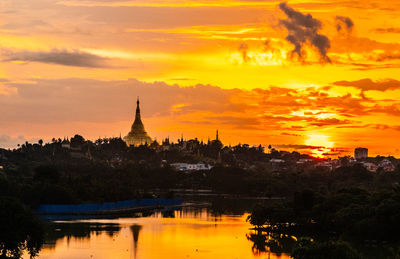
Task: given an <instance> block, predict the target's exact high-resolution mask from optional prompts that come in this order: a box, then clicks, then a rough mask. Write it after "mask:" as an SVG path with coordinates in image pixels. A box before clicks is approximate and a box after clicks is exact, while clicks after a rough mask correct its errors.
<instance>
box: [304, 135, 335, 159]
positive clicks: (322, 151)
mask: <svg viewBox="0 0 400 259" xmlns="http://www.w3.org/2000/svg"><path fill="white" fill-rule="evenodd" d="M307 137H308V138H307V139H306V141H305V144H306V145H308V146H312V147H313V148H312V149H311V155H312V156H314V157H325V156H326V154H327V153H328V152H329V151H331V148H333V147H334V144H335V143H334V142H333V141H330V138H329V136H327V135H324V134H320V133H315V134H314V133H313V134H309V135H308V136H307Z"/></svg>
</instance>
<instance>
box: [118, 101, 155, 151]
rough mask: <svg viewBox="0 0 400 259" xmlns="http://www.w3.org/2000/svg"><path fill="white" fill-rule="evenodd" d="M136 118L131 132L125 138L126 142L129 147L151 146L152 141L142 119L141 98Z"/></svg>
mask: <svg viewBox="0 0 400 259" xmlns="http://www.w3.org/2000/svg"><path fill="white" fill-rule="evenodd" d="M136 104H137V106H136V116H135V121H134V122H133V124H132V127H131V131H130V132H129V133H128V135H126V136H125V137H124V141H125V142H126V144H127V145H128V146H138V145H143V144H146V143H148V144H151V142H152V139H151V137H150V136H149V135H148V134H147V132H146V131H145V129H144V125H143V122H142V119H141V117H140V107H139V97H138V99H137V102H136Z"/></svg>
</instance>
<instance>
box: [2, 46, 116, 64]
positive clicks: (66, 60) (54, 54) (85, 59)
mask: <svg viewBox="0 0 400 259" xmlns="http://www.w3.org/2000/svg"><path fill="white" fill-rule="evenodd" d="M2 55H3V57H4V58H3V61H25V62H41V63H47V64H57V65H63V66H76V67H89V68H102V67H110V66H109V65H108V64H107V62H108V61H109V59H108V58H104V57H101V56H97V55H94V54H90V53H87V52H83V51H79V50H72V51H69V50H60V49H52V50H50V51H12V50H7V49H3V51H2Z"/></svg>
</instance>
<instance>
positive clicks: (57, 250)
mask: <svg viewBox="0 0 400 259" xmlns="http://www.w3.org/2000/svg"><path fill="white" fill-rule="evenodd" d="M247 215H248V214H247V213H242V214H221V213H215V211H213V210H212V209H208V208H185V209H181V210H172V211H163V212H156V213H153V214H151V215H147V217H145V216H144V215H138V214H137V215H135V216H134V217H130V218H111V219H74V220H69V221H66V220H64V221H57V222H55V223H53V224H52V225H51V228H52V231H51V232H49V235H48V238H47V241H46V246H45V247H44V248H43V249H42V251H41V252H40V254H39V258H40V259H47V258H61V259H72V258H74V259H79V258H100V259H102V258H104V259H105V258H121V259H128V258H130V259H148V258H167V259H168V258H174V259H176V258H178V259H179V258H198V259H205V258H238V259H240V258H282V259H286V258H289V256H288V254H287V253H286V252H284V251H277V253H275V252H274V250H272V249H270V248H269V247H268V241H269V240H270V238H269V237H265V236H264V237H262V236H263V235H261V234H260V236H257V235H258V234H257V233H255V232H254V231H251V230H249V229H250V228H251V226H250V224H249V223H248V222H246V217H247ZM26 258H28V257H26Z"/></svg>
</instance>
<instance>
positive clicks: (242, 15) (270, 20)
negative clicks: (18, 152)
mask: <svg viewBox="0 0 400 259" xmlns="http://www.w3.org/2000/svg"><path fill="white" fill-rule="evenodd" d="M0 10H1V14H0V34H1V35H0V47H1V49H0V51H1V52H0V56H1V59H0V114H2V117H1V118H2V119H1V121H0V146H2V147H12V146H15V144H16V143H21V142H24V141H25V140H35V139H38V138H43V139H46V140H47V139H50V138H52V137H61V138H62V137H64V136H71V135H73V134H75V133H80V134H82V135H83V136H84V137H86V138H90V139H94V138H97V137H99V136H100V137H104V136H108V137H110V136H119V134H120V133H122V135H125V134H126V133H127V132H128V131H129V128H130V124H131V123H132V120H133V116H134V114H133V113H134V105H135V99H136V96H138V95H139V96H140V97H141V100H142V113H143V114H142V116H143V121H144V123H145V126H146V129H147V131H148V132H149V133H150V135H151V136H153V137H154V138H157V139H162V138H164V137H166V136H170V137H171V138H177V137H179V136H180V135H181V134H182V133H183V134H184V136H186V137H187V138H189V137H195V136H198V137H199V138H200V139H204V140H206V139H207V138H208V137H211V138H213V137H214V135H215V130H216V129H217V128H218V129H219V131H220V137H221V139H222V141H223V142H224V143H225V144H229V143H230V144H236V143H238V142H241V143H244V142H247V143H250V144H260V143H261V144H264V145H268V144H272V145H274V146H276V147H277V148H280V149H289V150H299V151H301V152H310V150H314V153H315V154H317V153H325V152H327V153H330V154H331V155H333V156H336V155H338V154H339V153H341V154H345V153H349V152H351V150H352V149H353V148H354V147H357V146H363V147H368V148H369V149H370V154H371V155H377V154H381V155H395V156H399V155H400V147H399V145H398V141H397V138H398V135H399V132H400V123H398V120H399V117H400V82H399V81H397V80H400V77H399V74H398V71H399V66H400V43H398V42H399V40H400V20H399V19H398V17H399V15H400V2H398V1H383V0H369V1H368V0H362V1H361V0H354V1H345V0H290V1H287V2H286V3H283V2H282V1H273V0H236V1H226V0H197V1H194V0H193V1H185V0H172V1H168V0H162V1H161V0H130V1H124V0H60V1H54V0H36V1H30V0H2V1H1V3H0ZM319 146H324V147H326V148H324V149H321V150H320V151H315V150H316V149H318V148H312V147H319Z"/></svg>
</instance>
